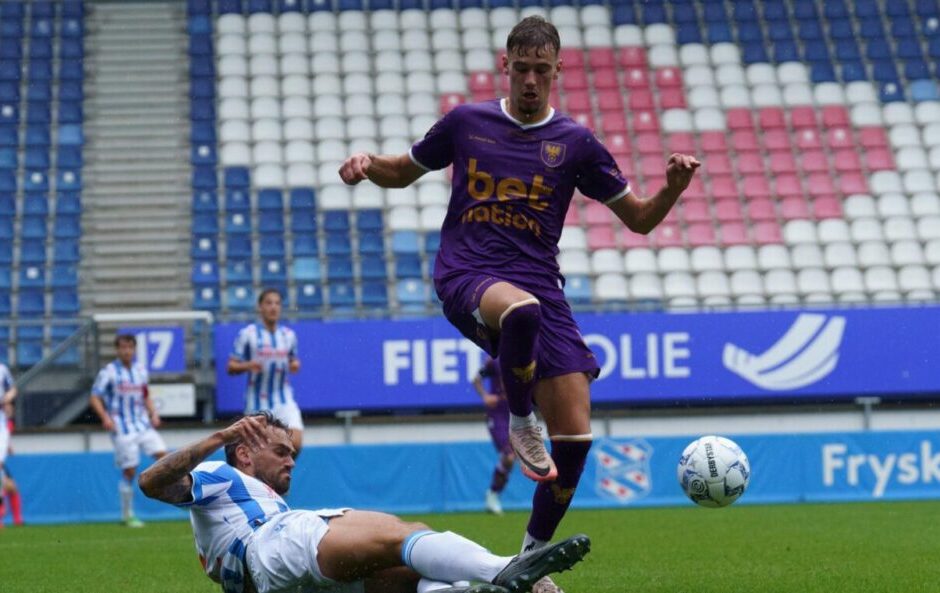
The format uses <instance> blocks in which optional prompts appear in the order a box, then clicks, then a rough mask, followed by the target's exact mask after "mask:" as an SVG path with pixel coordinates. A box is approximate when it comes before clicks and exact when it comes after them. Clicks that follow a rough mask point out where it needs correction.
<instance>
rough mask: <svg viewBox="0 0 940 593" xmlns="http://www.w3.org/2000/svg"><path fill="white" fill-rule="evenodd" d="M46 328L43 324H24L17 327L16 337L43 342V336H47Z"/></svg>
mask: <svg viewBox="0 0 940 593" xmlns="http://www.w3.org/2000/svg"><path fill="white" fill-rule="evenodd" d="M45 333H46V331H45V328H44V327H43V326H42V324H32V323H30V324H23V325H21V326H19V327H17V328H16V339H17V340H23V341H29V342H41V341H42V339H43V337H45Z"/></svg>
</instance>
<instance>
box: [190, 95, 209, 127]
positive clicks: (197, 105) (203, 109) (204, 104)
mask: <svg viewBox="0 0 940 593" xmlns="http://www.w3.org/2000/svg"><path fill="white" fill-rule="evenodd" d="M189 119H190V120H192V121H193V122H211V123H214V122H215V102H214V100H213V99H212V97H207V98H204V99H203V98H198V99H196V98H194V99H193V100H192V101H190V107H189Z"/></svg>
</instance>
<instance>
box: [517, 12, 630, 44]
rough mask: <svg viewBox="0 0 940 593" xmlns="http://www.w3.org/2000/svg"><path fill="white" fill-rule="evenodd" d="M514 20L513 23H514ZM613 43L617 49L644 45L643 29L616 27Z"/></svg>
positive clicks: (625, 26) (627, 26)
mask: <svg viewBox="0 0 940 593" xmlns="http://www.w3.org/2000/svg"><path fill="white" fill-rule="evenodd" d="M515 22H516V21H515V19H514V20H513V23H515ZM614 43H615V44H616V45H617V47H635V46H642V45H645V42H644V40H643V29H641V28H640V27H639V26H637V25H618V26H617V27H616V28H615V29H614Z"/></svg>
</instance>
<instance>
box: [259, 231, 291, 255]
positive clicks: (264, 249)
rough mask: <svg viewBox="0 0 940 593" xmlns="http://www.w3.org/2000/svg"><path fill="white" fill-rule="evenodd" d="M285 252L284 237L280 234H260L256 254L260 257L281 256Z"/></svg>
mask: <svg viewBox="0 0 940 593" xmlns="http://www.w3.org/2000/svg"><path fill="white" fill-rule="evenodd" d="M285 254H286V251H285V250H284V237H283V236H282V235H271V236H265V235H262V236H261V240H260V241H259V243H258V255H260V256H261V257H276V258H283V257H284V256H285Z"/></svg>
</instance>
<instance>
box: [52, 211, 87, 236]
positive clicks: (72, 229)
mask: <svg viewBox="0 0 940 593" xmlns="http://www.w3.org/2000/svg"><path fill="white" fill-rule="evenodd" d="M52 236H53V237H54V238H56V239H77V238H79V237H81V236H82V224H81V216H56V217H55V220H54V221H53V223H52Z"/></svg>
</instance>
